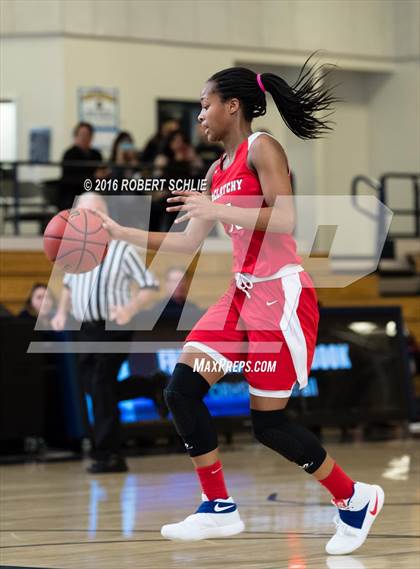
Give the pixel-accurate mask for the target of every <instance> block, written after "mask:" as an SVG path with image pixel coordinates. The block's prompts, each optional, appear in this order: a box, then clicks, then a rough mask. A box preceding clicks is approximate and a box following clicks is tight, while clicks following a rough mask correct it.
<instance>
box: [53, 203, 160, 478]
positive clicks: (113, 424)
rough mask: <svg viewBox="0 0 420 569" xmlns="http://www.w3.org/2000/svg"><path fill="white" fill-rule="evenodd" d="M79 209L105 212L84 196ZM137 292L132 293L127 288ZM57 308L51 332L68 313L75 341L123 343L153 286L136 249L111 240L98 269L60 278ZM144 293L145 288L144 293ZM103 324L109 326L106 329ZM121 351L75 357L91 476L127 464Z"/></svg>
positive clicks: (103, 206)
mask: <svg viewBox="0 0 420 569" xmlns="http://www.w3.org/2000/svg"><path fill="white" fill-rule="evenodd" d="M78 205H80V206H82V207H90V208H94V209H97V210H100V211H103V212H104V213H106V212H107V207H106V203H105V200H104V199H103V198H102V197H101V196H99V195H97V194H84V195H83V196H82V197H81V198H80V199H79V201H78ZM133 281H134V282H136V283H137V285H138V286H139V287H140V291H139V292H138V293H137V294H136V295H134V296H133V295H132V293H131V290H130V284H131V283H132V282H133ZM63 283H64V287H63V292H62V295H61V299H60V303H59V308H58V311H57V314H56V316H55V318H54V319H53V321H52V325H53V328H54V330H62V329H63V328H64V326H65V322H66V318H67V314H68V312H69V310H70V304H71V311H72V314H73V316H74V318H75V319H76V320H77V321H79V322H81V323H82V325H81V329H80V332H79V338H80V339H81V340H82V341H84V342H101V343H102V342H105V341H113V342H129V341H130V340H131V337H132V333H131V331H129V330H128V329H127V327H126V326H125V325H126V324H128V323H129V322H130V320H131V319H132V318H133V316H134V315H135V314H136V313H137V312H138V311H139V310H141V308H142V307H143V305H144V304H145V303H146V302H147V301H148V300H149V299H150V289H156V288H157V283H156V281H155V279H154V278H153V276H152V274H151V273H150V272H149V271H148V270H147V269H146V268H145V266H144V264H143V262H142V260H141V259H140V257H139V256H138V254H137V251H136V249H135V248H134V247H133V246H131V245H129V244H128V243H124V242H122V241H111V242H110V244H109V248H108V253H107V256H106V257H105V260H104V262H103V263H102V264H101V265H100V266H99V267H96V268H95V269H93V270H92V271H89V272H87V273H82V274H66V275H65V277H64V281H63ZM147 289H149V290H147ZM107 321H108V322H109V321H113V322H115V325H114V327H113V328H112V329H111V330H110V329H107V325H106V323H107ZM126 357H127V355H126V354H125V353H114V351H113V349H112V347H111V348H110V350H109V351H108V352H107V353H95V351H94V350H93V353H84V354H80V357H79V379H80V383H81V387H82V390H83V391H84V392H86V393H88V394H89V395H90V396H91V399H92V404H93V416H94V423H93V427H92V429H90V424H89V421H88V419H87V412H86V406H85V398H84V397H82V402H83V407H82V410H83V411H84V417H85V424H86V428H87V430H88V432H90V436H91V440H92V448H93V451H92V458H93V459H94V463H93V464H92V465H91V466H90V468H89V469H88V471H89V472H91V473H93V474H98V473H104V472H125V471H126V470H127V464H126V462H125V460H124V458H123V456H122V454H121V425H120V417H119V409H118V400H119V393H118V386H117V374H118V371H119V368H120V367H121V364H122V362H123V361H124V360H125V359H126Z"/></svg>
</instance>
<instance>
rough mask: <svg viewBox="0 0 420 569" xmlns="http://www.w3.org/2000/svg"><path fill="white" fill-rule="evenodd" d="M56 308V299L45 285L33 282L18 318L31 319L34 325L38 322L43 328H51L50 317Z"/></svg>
mask: <svg viewBox="0 0 420 569" xmlns="http://www.w3.org/2000/svg"><path fill="white" fill-rule="evenodd" d="M56 310H57V301H56V299H55V297H54V295H53V293H52V292H51V291H50V289H49V288H48V287H47V285H46V284H44V283H35V284H34V285H33V286H32V288H31V291H30V293H29V296H28V298H27V299H26V301H25V304H24V307H23V309H22V310H21V311H20V312H19V314H18V318H26V319H30V320H33V322H34V325H35V323H36V322H38V324H40V325H41V326H42V328H43V329H46V330H51V329H52V328H51V319H52V318H53V316H54V314H55V312H56Z"/></svg>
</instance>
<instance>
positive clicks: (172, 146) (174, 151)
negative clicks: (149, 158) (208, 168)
mask: <svg viewBox="0 0 420 569" xmlns="http://www.w3.org/2000/svg"><path fill="white" fill-rule="evenodd" d="M202 164H203V163H202V161H201V159H200V158H199V157H198V156H197V154H196V152H195V150H194V148H193V147H192V146H191V144H190V143H189V141H188V138H187V136H186V135H185V133H183V132H182V130H176V131H173V132H171V134H169V136H168V137H167V138H166V140H165V142H164V144H163V145H162V149H161V152H160V153H159V154H158V155H157V156H156V158H155V162H154V165H155V169H157V170H159V171H160V170H162V169H164V170H165V175H166V177H168V172H169V173H170V174H171V176H169V177H171V178H184V177H185V178H189V177H191V176H194V175H195V174H196V173H197V171H198V170H199V169H200V168H201V167H202Z"/></svg>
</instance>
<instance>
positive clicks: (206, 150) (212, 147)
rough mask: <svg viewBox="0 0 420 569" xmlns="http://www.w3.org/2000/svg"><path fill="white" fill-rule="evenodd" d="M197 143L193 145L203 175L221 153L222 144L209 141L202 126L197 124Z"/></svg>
mask: <svg viewBox="0 0 420 569" xmlns="http://www.w3.org/2000/svg"><path fill="white" fill-rule="evenodd" d="M196 132H197V135H198V143H197V144H196V145H195V152H196V154H197V156H198V157H199V158H200V159H201V161H202V171H201V173H200V176H201V177H203V178H204V177H205V175H206V174H207V171H208V169H209V168H210V166H211V165H212V164H213V162H215V161H216V160H217V159H218V158H220V156H221V155H222V154H223V146H222V145H221V144H219V143H217V142H209V141H208V139H207V136H206V135H205V133H204V127H203V125H201V124H198V125H197V130H196Z"/></svg>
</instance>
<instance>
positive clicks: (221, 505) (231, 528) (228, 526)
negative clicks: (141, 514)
mask: <svg viewBox="0 0 420 569" xmlns="http://www.w3.org/2000/svg"><path fill="white" fill-rule="evenodd" d="M202 499H203V502H202V504H201V506H200V507H199V508H198V510H197V511H196V512H195V514H191V516H188V517H187V518H185V520H183V521H182V522H178V523H177V524H167V525H164V526H162V529H161V530H160V533H161V534H162V535H163V537H167V538H168V539H173V540H177V541H198V540H200V539H211V538H217V537H228V536H230V535H236V534H237V533H241V531H243V530H244V529H245V524H244V522H243V521H242V520H241V518H240V516H239V512H238V508H237V506H236V504H235V502H234V501H233V498H226V499H217V500H207V496H205V495H204V494H202Z"/></svg>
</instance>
